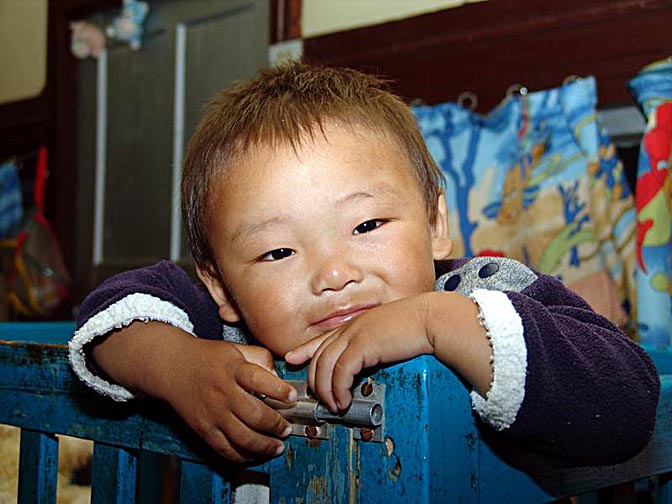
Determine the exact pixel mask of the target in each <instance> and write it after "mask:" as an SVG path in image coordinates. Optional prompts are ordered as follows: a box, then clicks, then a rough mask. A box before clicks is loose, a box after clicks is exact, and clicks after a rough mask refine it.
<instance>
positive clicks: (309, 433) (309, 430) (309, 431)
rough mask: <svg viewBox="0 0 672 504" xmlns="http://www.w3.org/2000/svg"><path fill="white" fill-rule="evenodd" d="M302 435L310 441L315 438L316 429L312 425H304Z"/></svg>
mask: <svg viewBox="0 0 672 504" xmlns="http://www.w3.org/2000/svg"><path fill="white" fill-rule="evenodd" d="M303 433H304V434H305V435H306V437H308V438H311V439H312V438H314V437H316V436H317V427H315V426H314V425H306V426H305V427H304V429H303Z"/></svg>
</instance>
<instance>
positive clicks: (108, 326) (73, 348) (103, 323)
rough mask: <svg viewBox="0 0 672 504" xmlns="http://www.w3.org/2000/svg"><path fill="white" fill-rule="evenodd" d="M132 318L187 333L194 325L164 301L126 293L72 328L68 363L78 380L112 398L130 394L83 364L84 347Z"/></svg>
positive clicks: (130, 393)
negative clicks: (161, 323) (80, 325)
mask: <svg viewBox="0 0 672 504" xmlns="http://www.w3.org/2000/svg"><path fill="white" fill-rule="evenodd" d="M135 320H141V321H143V322H148V321H156V322H165V323H166V324H170V325H173V326H175V327H177V328H179V329H182V330H184V331H186V332H188V333H191V334H193V330H194V326H193V324H192V323H191V322H190V321H189V317H188V316H187V314H186V313H185V312H184V310H181V309H180V308H178V307H177V306H175V305H174V304H172V303H169V302H168V301H164V300H162V299H160V298H157V297H155V296H152V295H149V294H140V293H136V294H130V295H128V296H126V297H125V298H123V299H121V300H119V301H117V302H116V303H114V304H111V305H110V306H109V307H108V308H106V309H105V310H103V311H101V312H98V313H96V314H95V315H94V316H93V317H91V318H90V319H89V320H87V321H86V323H85V324H84V325H83V326H82V327H80V328H79V329H78V330H77V331H75V334H74V335H73V337H72V339H71V340H70V342H69V343H68V347H69V348H70V364H71V365H72V369H74V371H75V373H76V374H77V376H78V377H79V379H80V380H82V381H83V382H84V383H86V384H87V385H88V386H90V387H91V388H93V389H94V390H96V391H97V392H99V393H101V394H103V395H106V396H108V397H111V398H112V399H114V400H115V401H128V400H129V399H133V397H134V396H133V393H132V392H130V391H129V390H128V389H126V388H124V387H122V386H121V385H117V384H114V383H110V382H108V381H106V380H104V379H102V378H101V377H100V376H96V375H95V374H93V373H92V372H91V371H90V370H89V369H88V367H87V366H86V355H85V353H84V346H85V345H87V344H88V343H91V342H92V341H93V340H94V339H95V338H98V337H101V336H105V335H106V334H108V333H109V332H110V331H113V330H114V329H120V328H122V327H126V326H127V325H129V324H130V323H131V322H133V321H135Z"/></svg>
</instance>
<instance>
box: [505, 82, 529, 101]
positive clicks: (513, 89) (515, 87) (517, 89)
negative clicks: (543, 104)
mask: <svg viewBox="0 0 672 504" xmlns="http://www.w3.org/2000/svg"><path fill="white" fill-rule="evenodd" d="M527 93H528V91H527V88H526V87H525V86H523V85H522V84H512V85H511V86H509V87H508V88H507V89H506V97H507V98H511V97H512V96H513V95H514V94H517V95H520V96H525V95H526V94H527Z"/></svg>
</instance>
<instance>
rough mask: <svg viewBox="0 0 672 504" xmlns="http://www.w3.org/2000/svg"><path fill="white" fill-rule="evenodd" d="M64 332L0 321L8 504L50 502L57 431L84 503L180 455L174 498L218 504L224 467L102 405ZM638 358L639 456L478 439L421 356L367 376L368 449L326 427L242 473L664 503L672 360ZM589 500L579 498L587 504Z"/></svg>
mask: <svg viewBox="0 0 672 504" xmlns="http://www.w3.org/2000/svg"><path fill="white" fill-rule="evenodd" d="M72 328H73V326H72V324H70V323H56V324H34V323H31V324H0V340H4V341H0V423H6V424H11V425H16V426H19V427H20V428H21V429H22V431H21V457H20V481H19V502H20V503H22V504H24V503H35V504H37V503H39V504H43V503H48V502H55V492H56V462H55V461H56V460H57V450H58V442H57V439H56V437H55V434H68V435H71V436H75V437H81V438H86V439H91V440H93V441H94V442H95V449H94V456H93V462H92V502H94V503H112V502H114V503H117V502H118V503H124V504H126V503H132V502H136V501H137V502H143V503H144V502H149V501H150V500H149V499H148V498H146V497H142V495H145V496H146V495H149V493H148V492H149V491H148V490H146V489H145V490H144V492H145V493H144V494H143V493H142V492H141V491H140V490H138V488H137V487H138V486H142V483H143V481H145V482H146V481H150V482H151V481H152V478H151V474H150V477H149V478H148V477H147V468H150V470H154V471H155V472H154V476H156V475H157V472H156V467H161V466H160V465H158V466H157V465H156V464H155V465H154V466H153V467H154V469H151V467H152V466H151V464H146V463H143V460H145V461H146V460H148V459H147V458H146V457H147V456H148V454H154V455H151V457H154V460H156V457H157V455H156V454H161V455H170V456H172V457H171V459H170V460H173V461H174V460H179V463H177V467H178V468H177V470H176V472H175V480H176V482H177V484H176V485H175V488H176V490H175V492H176V495H177V498H179V501H180V502H183V503H210V502H212V503H219V502H230V500H231V488H232V487H231V481H233V480H234V479H235V477H236V470H235V469H234V468H232V467H231V466H227V464H225V463H223V462H222V461H221V459H217V458H216V457H215V456H213V454H212V452H211V451H210V450H209V449H208V448H207V447H206V446H205V445H204V444H203V442H201V441H200V440H199V439H198V438H197V437H196V436H195V435H193V434H192V433H191V432H190V431H189V429H188V428H186V427H185V425H184V424H183V423H182V422H181V421H180V420H179V419H178V418H177V417H176V416H175V415H174V414H173V413H172V412H171V411H169V409H168V408H167V407H166V406H165V405H163V404H161V403H158V402H154V401H138V402H136V403H131V404H125V405H120V404H117V403H114V404H112V403H111V401H109V400H107V399H105V398H102V397H100V396H98V395H96V394H95V393H94V392H92V391H90V390H89V389H88V388H87V387H85V386H84V385H82V384H81V383H79V381H78V380H77V378H75V376H74V375H73V374H72V372H71V371H70V369H69V365H68V361H67V352H66V347H65V345H64V344H63V343H64V342H65V341H66V340H67V338H68V337H69V335H70V334H71V331H72ZM650 353H651V355H652V356H653V358H654V360H655V361H656V365H657V366H658V369H659V371H660V373H661V375H662V398H661V401H660V405H659V409H658V421H657V425H656V430H655V433H654V436H653V439H652V441H651V443H650V445H649V446H648V447H647V448H646V449H645V451H644V452H642V453H641V454H639V455H638V456H637V457H635V458H634V459H632V460H631V461H629V462H627V463H625V464H621V465H618V466H609V467H599V468H595V467H578V468H576V467H575V468H567V467H558V466H555V465H553V464H552V463H550V462H549V461H545V460H542V459H540V458H539V457H535V456H533V455H531V454H526V453H520V452H519V451H518V452H517V451H516V450H515V448H513V447H511V446H506V445H493V444H492V443H491V442H487V441H486V439H485V438H484V436H483V434H482V433H481V432H480V431H479V429H478V426H477V423H476V422H475V419H474V417H473V415H472V412H471V408H470V403H469V397H468V393H467V390H466V388H465V387H464V385H463V384H462V383H461V382H460V381H459V380H458V379H457V378H456V377H455V376H453V375H452V374H451V373H450V372H446V370H445V369H443V368H442V367H440V366H439V365H437V364H435V361H434V360H433V359H429V358H427V359H425V358H419V359H415V360H413V361H411V362H408V363H405V364H403V365H398V366H395V367H392V368H388V369H385V370H381V371H379V372H377V373H376V374H375V375H374V376H373V383H374V384H375V385H379V384H384V385H385V386H386V390H385V393H384V406H385V407H384V411H385V414H384V422H383V425H382V426H381V427H380V429H382V430H384V432H382V431H380V430H379V431H376V432H377V433H378V434H381V433H382V436H381V441H380V442H378V441H376V439H370V440H368V441H365V440H363V439H355V438H356V437H359V438H362V437H363V438H364V439H368V438H369V437H370V435H369V436H366V435H364V431H361V430H360V431H358V432H356V431H357V429H352V428H349V427H347V426H343V425H326V427H324V429H323V431H324V432H325V433H326V435H328V437H329V439H327V440H318V439H316V438H314V437H312V438H311V437H299V436H292V437H291V438H290V440H289V441H288V447H287V450H286V452H285V454H284V455H283V456H282V457H280V458H278V459H275V460H272V461H269V462H266V463H263V464H260V465H256V466H252V467H250V468H249V469H250V470H251V471H254V472H258V473H260V474H261V476H260V477H261V478H262V480H265V481H267V482H268V483H269V484H270V488H271V497H270V499H271V502H274V503H287V504H289V503H305V504H308V503H324V502H334V503H337V502H360V503H376V502H385V503H388V504H392V503H397V502H404V503H407V502H413V503H430V502H441V503H443V502H488V503H489V502H498V503H504V502H516V503H519V502H548V501H552V500H555V499H557V498H560V497H563V496H573V495H579V494H584V493H586V492H594V491H596V490H597V489H600V488H606V487H609V486H612V485H617V484H621V483H623V482H633V481H638V482H639V483H638V485H640V487H641V486H642V485H644V486H646V488H647V489H649V490H647V491H650V493H651V494H652V495H654V498H655V502H667V503H672V498H671V497H670V494H669V488H668V486H669V485H667V484H666V481H667V479H668V478H667V477H666V473H669V472H671V471H672V376H668V374H669V373H672V354H671V353H668V352H667V351H665V350H651V351H650ZM281 372H282V373H283V376H284V377H285V378H287V379H301V378H302V377H301V376H300V375H296V374H293V373H290V372H288V371H286V370H283V371H281ZM434 425H440V426H441V428H432V426H434ZM369 434H370V433H369ZM486 437H487V436H486ZM614 442H618V440H614ZM143 457H145V458H143ZM139 461H140V462H139ZM143 467H144V475H143V470H142V469H143ZM150 472H151V471H150ZM654 476H658V477H657V478H653V477H654ZM156 479H157V478H154V484H156ZM137 483H139V484H140V485H137ZM150 484H151V483H150ZM594 496H595V494H594V493H593V494H592V497H583V498H582V499H581V500H583V501H585V502H593V501H595V502H596V500H594Z"/></svg>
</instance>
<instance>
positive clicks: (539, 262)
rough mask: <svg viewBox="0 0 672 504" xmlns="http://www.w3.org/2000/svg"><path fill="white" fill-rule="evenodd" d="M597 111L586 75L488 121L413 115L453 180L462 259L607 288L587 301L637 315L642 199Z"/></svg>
mask: <svg viewBox="0 0 672 504" xmlns="http://www.w3.org/2000/svg"><path fill="white" fill-rule="evenodd" d="M596 104H597V95H596V85H595V81H594V79H592V78H586V79H578V80H576V81H574V82H572V83H568V84H565V85H563V86H561V87H558V88H554V89H550V90H546V91H539V92H534V93H530V94H526V95H523V94H516V95H512V96H510V97H508V98H506V99H505V100H504V101H503V102H502V103H501V104H500V105H499V106H498V107H497V108H495V109H494V110H492V111H491V112H490V113H489V114H488V115H486V116H482V115H479V114H476V113H474V112H472V111H470V110H467V109H465V108H463V107H461V106H460V105H458V104H455V103H444V104H439V105H435V106H416V107H414V108H413V110H414V113H415V116H416V119H417V121H418V124H419V125H420V128H421V131H422V133H423V135H424V137H425V139H426V142H427V145H428V147H429V149H430V152H431V154H432V155H433V157H434V159H435V161H436V162H437V163H438V165H439V166H440V168H441V169H442V171H443V173H444V174H445V175H446V179H447V187H446V199H447V202H448V207H449V212H450V220H449V224H450V233H451V238H453V241H454V243H455V245H456V250H455V255H460V256H461V255H464V256H476V255H495V256H506V257H511V258H514V259H517V260H519V261H521V262H523V263H525V264H527V265H529V266H531V267H532V268H534V269H536V270H538V271H541V272H542V273H546V274H550V275H554V276H557V277H560V278H561V279H562V280H563V281H565V282H566V283H567V284H569V285H572V284H577V285H579V284H581V285H582V289H584V290H585V288H586V287H585V286H587V285H588V286H589V285H598V284H599V285H601V286H603V287H604V286H607V288H606V290H605V289H602V288H600V289H598V290H595V289H593V290H595V291H594V292H587V293H586V292H583V291H582V292H581V294H582V295H584V294H585V297H586V298H587V299H588V300H589V301H590V302H591V304H593V301H594V302H596V303H599V302H601V301H602V299H605V298H606V296H611V297H613V299H614V303H613V304H615V305H617V306H618V305H620V306H618V310H620V309H621V306H622V307H623V308H624V309H625V311H627V309H628V307H629V305H630V304H631V303H632V302H633V300H634V281H633V268H634V266H633V262H634V240H633V237H634V234H635V212H634V202H633V198H632V194H631V192H630V189H629V187H628V185H627V182H626V179H625V175H624V172H623V166H622V164H621V163H620V162H619V160H618V159H617V157H616V154H615V148H614V146H613V145H612V143H611V141H610V140H609V137H608V135H607V133H606V132H605V131H604V130H603V128H601V126H600V124H599V123H598V121H597V114H596ZM598 278H599V279H601V280H604V279H605V278H606V279H607V280H605V281H599V282H598V281H596V279H598ZM608 284H609V285H608ZM589 290H590V289H589ZM591 297H592V299H590V298H591ZM614 318H618V317H617V316H616V315H614ZM614 318H612V320H614ZM619 322H622V320H620V319H619Z"/></svg>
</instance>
